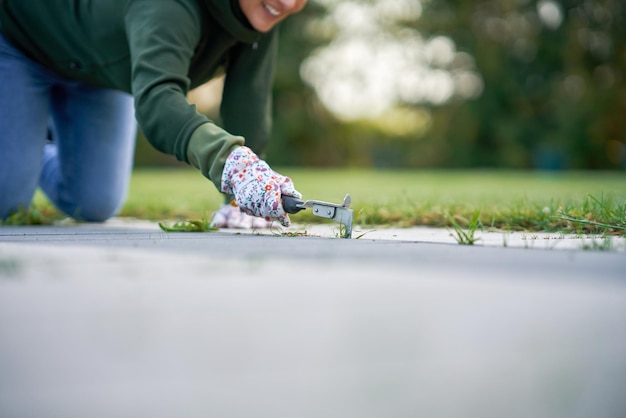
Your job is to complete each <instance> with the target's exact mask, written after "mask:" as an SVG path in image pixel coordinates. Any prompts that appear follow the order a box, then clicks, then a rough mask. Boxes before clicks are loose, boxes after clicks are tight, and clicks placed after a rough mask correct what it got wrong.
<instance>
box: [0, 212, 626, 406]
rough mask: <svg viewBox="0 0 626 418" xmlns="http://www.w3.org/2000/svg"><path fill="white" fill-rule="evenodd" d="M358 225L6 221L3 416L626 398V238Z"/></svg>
mask: <svg viewBox="0 0 626 418" xmlns="http://www.w3.org/2000/svg"><path fill="white" fill-rule="evenodd" d="M307 231H308V230H307ZM309 232H310V231H309ZM386 232H388V231H386ZM310 234H312V232H310ZM368 235H369V234H368ZM368 235H365V236H364V237H362V238H361V239H358V240H355V239H353V240H343V239H329V238H328V237H324V236H305V237H297V236H296V237H288V236H278V237H277V236H271V235H270V236H268V235H257V232H254V233H251V232H250V231H241V232H239V233H234V232H224V231H222V232H215V233H206V234H194V233H165V232H162V231H160V230H159V229H158V226H156V225H155V224H152V223H137V222H133V223H130V224H128V223H125V222H124V221H122V220H116V221H115V222H110V223H107V224H105V225H60V226H52V227H18V228H0V416H1V417H3V418H4V417H7V418H11V417H20V418H22V417H26V418H28V417H86V416H88V417H96V418H97V417H111V416H115V417H142V416H150V417H172V416H181V417H206V416H216V417H250V416H255V417H256V416H261V417H265V416H267V417H294V416H296V417H304V418H307V417H359V418H361V417H365V418H368V417H415V416H428V417H467V416H480V417H503V416H506V417H590V416H593V417H623V416H624V415H626V414H625V412H626V398H624V397H623V394H622V389H623V388H624V387H625V386H626V356H624V353H625V352H626V274H625V273H624V272H625V271H626V257H625V256H624V254H623V253H621V252H617V251H612V252H600V251H580V250H577V249H567V250H564V251H547V250H543V249H541V250H540V249H538V248H536V247H533V248H530V247H526V248H525V247H513V246H509V247H504V246H502V245H494V246H489V245H483V246H460V245H457V244H456V243H441V242H428V240H422V238H421V236H417V237H413V238H412V239H411V238H410V237H405V236H401V234H400V233H398V234H395V235H396V236H394V237H392V238H393V239H390V238H387V239H386V238H384V235H375V234H374V233H372V234H371V235H369V237H368ZM392 235H394V234H392Z"/></svg>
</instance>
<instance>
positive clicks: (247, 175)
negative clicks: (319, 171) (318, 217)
mask: <svg viewBox="0 0 626 418" xmlns="http://www.w3.org/2000/svg"><path fill="white" fill-rule="evenodd" d="M221 189H222V192H223V193H229V194H232V195H233V196H235V202H236V203H237V206H239V209H240V210H241V211H242V212H244V213H247V214H248V215H253V216H258V217H262V218H265V220H267V221H271V220H277V221H279V222H280V223H281V224H282V225H283V226H289V225H290V221H289V215H287V214H286V213H285V211H284V209H283V206H282V199H281V196H282V195H287V196H293V197H295V198H298V199H300V198H302V195H301V194H300V193H299V192H298V191H297V190H296V189H294V186H293V182H292V181H291V179H290V178H289V177H285V176H283V175H280V174H278V173H277V172H275V171H274V170H272V169H271V168H270V166H269V165H268V164H267V163H266V162H265V161H263V160H261V159H260V158H259V157H258V156H257V155H256V154H255V153H254V152H252V150H251V149H250V148H248V147H238V148H235V150H233V151H232V152H231V153H230V155H229V156H228V158H226V164H225V165H224V171H223V172H222V188H221Z"/></svg>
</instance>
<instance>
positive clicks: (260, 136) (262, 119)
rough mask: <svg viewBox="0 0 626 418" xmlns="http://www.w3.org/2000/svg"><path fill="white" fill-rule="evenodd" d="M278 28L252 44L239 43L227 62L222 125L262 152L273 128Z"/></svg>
mask: <svg viewBox="0 0 626 418" xmlns="http://www.w3.org/2000/svg"><path fill="white" fill-rule="evenodd" d="M277 50H278V31H277V29H274V30H272V31H271V32H270V33H268V34H266V35H264V36H262V37H260V39H259V42H257V43H255V44H254V45H248V44H241V45H240V46H239V47H238V50H237V51H235V52H234V53H233V55H232V56H231V62H230V63H229V65H228V69H227V73H226V80H225V83H224V93H223V96H222V104H221V108H220V114H221V117H222V122H223V125H224V128H225V129H226V130H227V131H228V132H231V133H233V134H236V135H241V136H243V137H245V138H246V146H248V147H250V148H251V149H252V150H253V151H254V152H256V153H257V154H261V153H262V152H263V150H264V148H265V146H266V145H267V143H268V141H269V139H270V135H271V128H272V85H273V81H274V73H275V67H276V56H277Z"/></svg>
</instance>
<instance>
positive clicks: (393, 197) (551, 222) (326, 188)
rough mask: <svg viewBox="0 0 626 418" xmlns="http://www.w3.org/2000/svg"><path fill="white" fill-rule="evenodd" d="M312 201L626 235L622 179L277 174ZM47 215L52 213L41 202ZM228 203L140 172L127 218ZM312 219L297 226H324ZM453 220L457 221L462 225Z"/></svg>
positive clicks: (377, 212) (176, 179)
mask: <svg viewBox="0 0 626 418" xmlns="http://www.w3.org/2000/svg"><path fill="white" fill-rule="evenodd" d="M277 170H278V171H279V172H281V173H282V174H285V175H288V176H290V177H291V178H292V179H293V180H294V182H295V184H296V186H297V188H298V190H299V191H301V192H302V193H303V195H304V198H305V199H315V200H324V201H329V202H335V203H340V202H342V201H343V197H344V195H345V194H346V193H350V195H351V197H352V202H353V203H352V208H353V209H354V212H355V219H354V225H362V226H365V225H389V226H401V227H408V226H415V225H427V226H435V227H447V228H454V229H455V230H458V229H459V228H468V226H471V225H470V222H472V220H473V219H474V214H475V213H479V214H480V215H479V217H478V218H477V219H474V226H476V225H480V227H481V228H483V229H494V230H510V231H522V230H523V231H548V232H554V231H560V232H565V233H570V232H571V233H600V234H605V235H624V234H625V228H626V174H625V173H623V172H613V173H601V172H600V173H599V172H518V171H488V170H487V171H455V170H440V171H437V170H430V171H421V170H413V171H400V170H398V171H394V170H378V171H377V170H365V169H363V170H361V169H358V170H356V169H355V170H350V169H332V170H331V169H327V170H324V169H294V168H284V169H280V168H278V169H277ZM36 203H37V207H38V208H39V210H40V212H46V211H49V208H48V206H47V203H46V202H45V199H43V197H42V196H41V195H38V196H37V199H36ZM221 203H222V197H221V195H220V194H219V193H218V192H217V191H216V190H215V188H214V187H213V185H212V184H211V183H210V182H209V181H208V180H206V179H204V178H203V177H202V176H201V175H200V174H198V173H197V172H196V171H193V170H186V169H170V170H137V171H136V172H135V173H134V175H133V178H132V184H131V189H130V194H129V197H128V200H127V203H126V204H125V206H124V208H123V210H122V212H121V216H129V217H138V218H144V219H153V220H164V219H169V220H174V219H202V218H203V217H209V218H210V216H211V214H212V212H213V211H214V210H215V209H217V208H218V207H219V206H220V204H221ZM309 212H310V211H302V212H300V213H298V214H296V215H292V220H293V221H295V222H298V223H319V222H324V220H320V218H316V217H314V216H313V215H312V214H310V213H309ZM451 220H455V223H456V225H454V224H453V222H452V221H451Z"/></svg>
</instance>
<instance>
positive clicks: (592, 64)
mask: <svg viewBox="0 0 626 418" xmlns="http://www.w3.org/2000/svg"><path fill="white" fill-rule="evenodd" d="M341 1H344V2H347V1H351V2H353V3H364V2H367V1H370V2H372V1H374V0H337V2H341ZM379 1H380V0H379ZM394 1H402V0H394ZM421 5H422V8H423V10H422V15H421V17H420V18H419V19H417V20H415V21H410V22H407V21H403V22H397V23H396V24H395V30H399V29H402V27H405V28H410V29H411V30H415V31H419V33H420V34H421V35H422V36H423V37H424V39H429V38H432V37H435V36H446V37H448V38H450V39H452V40H453V42H454V44H455V47H456V50H457V51H460V52H464V53H467V54H468V56H470V57H471V58H473V60H474V61H475V69H476V72H477V73H478V74H479V75H480V77H481V78H482V81H483V89H482V93H481V94H480V95H479V96H478V97H477V98H474V99H469V100H468V99H461V98H454V97H453V98H452V99H450V100H448V101H446V102H445V103H443V104H439V105H433V104H423V103H422V104H412V105H406V104H405V105H404V106H405V107H410V108H411V109H410V110H411V111H416V112H421V114H427V115H428V117H429V124H428V128H427V129H426V130H425V132H424V131H423V130H422V131H420V132H418V133H416V132H413V131H411V130H405V131H403V130H402V129H399V130H396V132H391V131H389V130H384V129H380V126H379V125H377V124H373V123H371V121H367V120H357V121H349V122H347V121H342V120H340V119H338V118H337V117H335V116H333V114H331V113H330V112H329V111H328V110H327V109H325V108H324V106H323V105H322V104H321V102H320V101H319V99H318V97H317V96H316V94H315V91H314V90H313V89H312V88H311V87H309V86H307V85H306V84H305V83H304V82H303V81H302V79H301V77H300V65H301V63H302V61H303V60H304V59H305V58H307V57H308V56H309V55H310V54H311V53H312V52H313V51H315V50H316V49H317V48H320V47H323V46H324V45H327V44H329V43H330V42H332V38H331V37H323V36H312V34H311V33H312V31H311V30H310V27H311V24H312V23H313V22H319V21H321V19H323V18H324V16H325V14H326V13H327V10H326V9H325V8H324V7H323V6H322V5H321V4H320V3H319V2H317V1H315V0H310V1H309V4H308V5H307V7H306V8H305V9H304V11H303V12H302V13H301V14H299V15H295V16H292V17H290V18H289V19H287V20H286V21H285V22H283V24H282V26H281V45H280V58H279V63H278V69H277V75H276V82H275V90H274V95H275V97H274V121H275V122H274V123H275V125H274V137H273V140H272V142H271V144H270V145H269V148H268V150H267V159H268V160H269V161H270V163H272V164H276V165H282V166H310V167H338V166H348V167H403V168H414V167H420V168H425V167H443V168H452V167H454V168H457V167H458V168H473V167H507V168H515V169H533V168H538V169H618V170H620V169H621V170H623V169H624V168H626V17H625V16H626V2H624V1H623V0H570V1H563V0H542V1H534V0H480V1H472V2H468V1H461V0H423V1H421ZM546 5H548V6H551V7H552V9H550V7H548V9H546V10H547V15H546V16H547V17H548V18H550V16H552V18H553V20H552V21H550V19H548V20H546V16H541V12H540V10H541V7H543V6H546ZM554 7H556V8H557V10H558V11H559V13H558V14H557V15H556V18H558V19H556V22H555V21H554V18H555V15H554ZM550 12H552V14H550ZM392 23H393V22H392ZM390 27H394V25H390ZM417 114H420V113H417ZM390 123H396V122H393V121H391V122H390ZM397 123H401V122H397ZM145 148H146V146H145V144H142V143H141V142H140V144H139V145H138V161H139V162H140V163H142V162H143V163H149V162H150V161H153V157H149V158H147V160H148V161H146V158H145V155H146V154H144V152H145ZM142 156H144V158H143V159H142ZM155 158H156V157H155ZM159 158H160V157H159ZM169 161H170V160H167V159H166V161H165V162H169ZM161 162H163V161H161Z"/></svg>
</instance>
